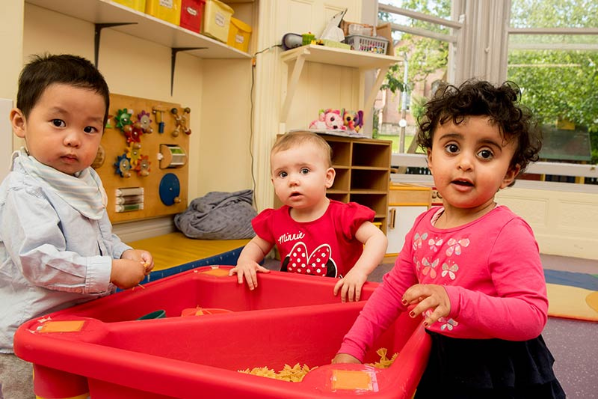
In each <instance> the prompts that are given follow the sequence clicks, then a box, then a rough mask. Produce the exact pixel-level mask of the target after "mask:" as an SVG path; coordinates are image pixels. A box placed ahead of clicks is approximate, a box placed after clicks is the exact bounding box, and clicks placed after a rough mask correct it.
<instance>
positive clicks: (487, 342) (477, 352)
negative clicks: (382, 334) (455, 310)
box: [415, 331, 566, 399]
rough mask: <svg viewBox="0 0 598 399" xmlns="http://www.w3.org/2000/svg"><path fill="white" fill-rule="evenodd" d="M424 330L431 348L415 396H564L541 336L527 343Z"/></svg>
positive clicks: (545, 398) (499, 398)
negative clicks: (454, 336)
mask: <svg viewBox="0 0 598 399" xmlns="http://www.w3.org/2000/svg"><path fill="white" fill-rule="evenodd" d="M428 334H429V335H430V336H431V338H432V349H431V352H430V358H429V360H428V366H427V368H426V370H425V372H424V375H423V376H422V379H421V381H420V383H419V386H418V388H417V392H416V393H415V399H425V398H443V399H447V398H453V399H456V398H459V399H465V398H467V399H470V398H471V399H474V398H476V399H477V398H483V399H494V398H496V399H511V398H513V399H515V398H517V399H523V398H525V399H527V398H529V399H540V398H541V399H552V398H565V397H566V395H565V392H564V391H563V388H562V387H561V384H559V382H558V380H557V379H556V377H555V375H554V371H553V369H552V365H553V363H554V358H553V357H552V354H551V353H550V351H549V350H548V348H547V347H546V344H545V343H544V339H543V338H542V336H541V335H540V336H538V337H537V338H535V339H531V340H529V341H505V340H501V339H459V338H451V337H446V336H444V335H441V334H437V333H434V332H430V331H428Z"/></svg>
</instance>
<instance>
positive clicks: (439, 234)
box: [333, 81, 565, 399]
mask: <svg viewBox="0 0 598 399" xmlns="http://www.w3.org/2000/svg"><path fill="white" fill-rule="evenodd" d="M518 99H519V90H518V88H517V87H516V86H515V85H514V84H512V83H505V84H503V85H502V86H500V87H495V86H493V85H491V84H490V83H488V82H482V81H468V82H465V83H464V84H463V85H462V86H460V87H455V86H447V87H445V88H444V89H441V90H440V91H439V93H438V94H437V95H436V96H435V98H434V99H432V100H431V101H430V102H428V104H427V109H426V114H425V116H424V118H423V120H422V122H421V123H420V131H419V132H418V137H417V140H418V143H419V144H420V145H421V146H422V147H423V148H425V149H426V151H427V156H428V167H429V169H430V171H431V172H432V175H433V176H434V183H435V185H436V188H437V189H438V191H439V193H440V194H441V196H442V199H443V206H442V207H435V208H432V209H430V210H429V211H427V212H425V213H424V214H422V215H421V216H419V218H418V219H417V220H416V222H415V224H414V226H413V228H412V229H411V231H410V232H409V234H408V235H407V236H406V238H405V244H404V246H403V249H402V251H401V253H400V254H399V257H398V259H397V261H396V264H395V267H394V268H393V269H392V270H391V271H390V272H389V273H388V274H387V275H385V276H384V280H383V283H382V284H381V286H380V287H379V288H378V289H377V290H376V291H375V292H374V294H373V295H372V297H371V298H370V299H369V300H368V303H367V304H366V305H365V307H364V309H363V311H362V312H361V314H360V316H359V317H358V319H357V320H356V322H355V324H354V325H353V327H352V328H351V330H350V331H349V333H348V334H347V335H346V336H345V338H344V340H343V343H342V346H341V348H340V350H339V352H338V354H337V355H336V357H335V358H334V360H333V362H335V363H359V362H361V361H363V358H364V354H365V353H366V351H367V350H368V349H369V348H370V347H371V345H372V343H373V342H374V340H375V339H376V338H377V337H378V336H379V335H380V334H381V333H382V332H383V331H384V330H385V329H386V328H387V327H388V326H389V325H390V324H391V323H393V322H394V320H395V319H396V318H397V316H398V315H399V313H400V312H405V311H409V315H410V316H411V317H422V319H423V324H424V326H425V327H426V332H427V333H428V334H429V335H430V336H431V338H432V349H431V353H430V357H429V359H428V365H427V368H426V371H425V372H424V375H423V377H422V379H421V381H420V384H419V386H418V389H417V392H416V395H415V397H416V398H418V399H420V398H484V399H486V398H497V399H498V398H500V399H503V398H564V397H565V393H564V392H563V390H562V388H561V386H560V384H559V382H558V380H557V379H556V377H555V375H554V372H553V370H552V365H553V363H554V358H553V357H552V355H551V353H550V351H549V350H548V348H547V347H546V345H545V343H544V340H543V339H542V336H541V335H540V334H541V332H542V329H543V328H544V325H545V324H546V319H547V311H548V299H547V296H546V283H545V280H544V274H543V270H542V264H541V262H540V256H539V253H538V245H537V243H536V241H535V238H534V235H533V232H532V229H531V228H530V226H529V225H528V224H527V223H526V222H525V221H524V220H523V219H521V218H520V217H518V216H517V215H515V214H514V213H513V212H511V211H510V210H509V209H508V208H507V207H505V206H497V204H496V202H495V201H494V196H495V194H496V193H497V192H498V190H500V189H503V188H506V187H508V186H511V185H512V184H513V183H514V181H515V178H516V177H517V175H518V174H519V173H521V172H522V171H523V170H524V169H525V168H526V166H527V165H528V163H529V162H531V161H536V160H537V159H538V152H539V151H540V148H541V141H540V140H541V136H540V134H539V131H538V130H537V128H536V126H535V125H534V124H533V123H532V117H531V114H530V113H529V112H528V111H527V110H526V109H525V108H523V107H522V106H521V105H520V104H518ZM409 309H411V310H409Z"/></svg>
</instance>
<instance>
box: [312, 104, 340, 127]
mask: <svg viewBox="0 0 598 399" xmlns="http://www.w3.org/2000/svg"><path fill="white" fill-rule="evenodd" d="M309 128H310V129H318V130H346V127H345V125H344V123H343V117H342V115H341V111H340V110H338V109H325V110H324V109H321V110H320V112H319V113H318V119H316V120H315V121H313V122H312V123H310V125H309Z"/></svg>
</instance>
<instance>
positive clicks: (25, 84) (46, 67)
mask: <svg viewBox="0 0 598 399" xmlns="http://www.w3.org/2000/svg"><path fill="white" fill-rule="evenodd" d="M55 83H59V84H66V85H70V86H75V87H80V88H83V89H90V90H93V91H95V92H96V93H98V94H100V95H101V96H102V97H103V98H104V102H105V103H106V114H105V115H104V125H105V124H106V122H107V120H108V109H109V108H110V91H109V90H108V84H107V83H106V81H105V80H104V77H103V76H102V74H101V73H100V71H98V69H97V68H96V67H95V66H94V65H93V64H92V63H91V62H89V60H87V59H85V58H83V57H79V56H76V55H70V54H60V55H34V56H33V57H32V60H31V61H30V62H29V63H28V64H27V65H25V67H24V68H23V70H22V71H21V75H20V77H19V91H18V94H17V108H18V109H20V110H21V112H23V115H24V116H25V118H27V117H29V113H30V112H31V110H32V109H33V107H35V104H37V102H38V101H39V99H40V98H41V96H42V94H43V93H44V91H45V90H46V89H47V88H48V86H50V85H52V84H55Z"/></svg>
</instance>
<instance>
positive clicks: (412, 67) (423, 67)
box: [374, 0, 461, 153]
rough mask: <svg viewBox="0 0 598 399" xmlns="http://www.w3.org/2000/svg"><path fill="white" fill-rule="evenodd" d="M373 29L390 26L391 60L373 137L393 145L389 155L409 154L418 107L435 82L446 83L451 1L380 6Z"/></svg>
mask: <svg viewBox="0 0 598 399" xmlns="http://www.w3.org/2000/svg"><path fill="white" fill-rule="evenodd" d="M378 16H379V23H381V24H382V23H390V24H391V28H392V32H393V34H392V36H393V39H394V46H395V54H396V56H397V57H399V58H401V61H400V62H399V63H398V64H396V65H395V66H393V67H392V68H391V70H390V72H389V74H388V80H387V83H386V84H385V85H384V86H383V89H384V90H383V92H382V93H381V95H380V97H379V101H378V102H377V105H378V107H377V109H376V112H375V115H376V117H375V118H374V134H375V136H376V137H378V138H382V139H390V140H392V141H393V152H401V153H402V152H415V150H416V146H415V142H414V140H413V137H414V134H415V126H416V122H417V118H418V117H419V116H420V115H421V113H422V112H423V105H424V104H425V102H426V101H427V98H429V97H430V96H431V94H432V93H433V91H434V89H435V88H437V87H438V84H439V82H441V81H450V79H451V78H450V77H449V70H450V68H449V67H448V65H449V58H450V57H449V51H450V50H451V47H452V45H454V44H456V42H457V36H456V35H454V32H453V30H454V29H455V28H456V29H459V28H460V27H461V24H460V23H458V22H456V21H453V20H452V19H451V0H441V1H425V0H410V1H400V0H394V1H393V0H386V1H380V2H379V3H378Z"/></svg>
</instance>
